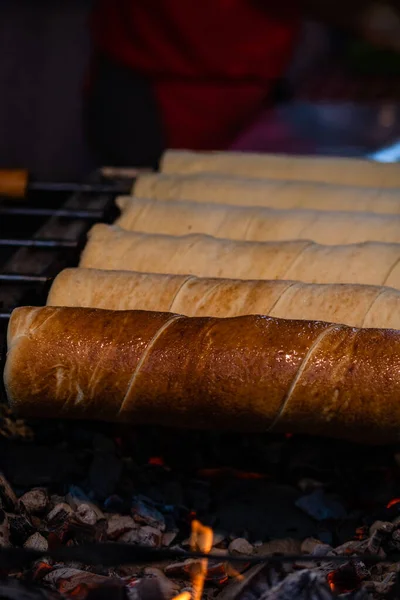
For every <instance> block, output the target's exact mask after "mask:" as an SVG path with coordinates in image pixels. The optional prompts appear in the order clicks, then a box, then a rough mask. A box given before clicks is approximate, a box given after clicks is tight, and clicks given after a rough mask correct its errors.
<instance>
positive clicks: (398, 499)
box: [386, 498, 400, 508]
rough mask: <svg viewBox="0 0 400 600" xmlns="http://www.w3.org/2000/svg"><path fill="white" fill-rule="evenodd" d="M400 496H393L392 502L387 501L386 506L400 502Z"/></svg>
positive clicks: (389, 506)
mask: <svg viewBox="0 0 400 600" xmlns="http://www.w3.org/2000/svg"><path fill="white" fill-rule="evenodd" d="M399 502H400V498H393V500H391V501H390V502H388V503H387V505H386V508H391V507H392V506H394V505H395V504H399Z"/></svg>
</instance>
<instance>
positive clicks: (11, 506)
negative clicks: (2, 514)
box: [0, 473, 18, 513]
mask: <svg viewBox="0 0 400 600" xmlns="http://www.w3.org/2000/svg"><path fill="white" fill-rule="evenodd" d="M0 505H1V507H2V508H4V510H5V511H6V512H10V513H16V512H18V499H17V496H16V495H15V493H14V490H13V489H12V487H11V485H10V484H9V483H8V481H7V479H6V478H5V476H4V475H3V473H0Z"/></svg>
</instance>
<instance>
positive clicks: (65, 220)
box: [0, 172, 118, 395]
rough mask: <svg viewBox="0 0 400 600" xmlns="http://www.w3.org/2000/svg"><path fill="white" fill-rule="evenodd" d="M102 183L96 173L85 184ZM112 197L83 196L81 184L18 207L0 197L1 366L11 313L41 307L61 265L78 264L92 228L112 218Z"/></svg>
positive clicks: (43, 194)
mask: <svg viewBox="0 0 400 600" xmlns="http://www.w3.org/2000/svg"><path fill="white" fill-rule="evenodd" d="M103 181H110V180H109V179H105V178H104V177H103V176H102V175H101V173H100V172H96V173H94V174H93V175H92V176H91V177H90V178H89V181H88V183H101V182H103ZM111 189H112V186H110V190H111ZM117 193H118V192H115V193H112V192H111V191H110V193H101V194H88V193H87V188H86V187H85V185H83V186H82V189H81V190H80V191H78V192H76V193H74V194H72V195H69V196H68V195H66V194H63V193H50V192H41V193H39V192H38V193H32V194H31V195H30V196H28V197H27V198H26V200H24V202H23V203H21V202H18V203H16V202H15V200H11V199H9V200H8V199H7V198H1V199H0V360H1V362H3V361H4V357H5V349H6V335H5V334H6V329H7V323H8V319H9V317H10V314H11V312H12V310H13V309H14V308H15V307H17V306H21V305H31V306H41V305H44V304H45V303H46V298H47V294H48V291H49V288H50V285H51V283H52V281H53V279H54V277H55V276H56V275H57V274H58V273H59V272H60V270H62V269H64V268H66V267H74V266H77V264H78V262H79V256H80V253H81V250H82V248H83V247H84V245H85V243H86V234H87V232H88V231H89V229H90V228H91V227H92V225H93V224H94V223H96V222H104V223H112V222H113V221H114V220H115V218H116V216H117V215H118V209H117V208H116V205H115V202H114V200H115V196H116V194H117ZM1 370H2V369H1ZM0 387H1V386H0ZM0 395H1V394H0Z"/></svg>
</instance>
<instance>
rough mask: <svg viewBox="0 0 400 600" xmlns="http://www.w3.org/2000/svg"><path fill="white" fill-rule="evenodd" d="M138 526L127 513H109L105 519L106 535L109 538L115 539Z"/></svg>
mask: <svg viewBox="0 0 400 600" xmlns="http://www.w3.org/2000/svg"><path fill="white" fill-rule="evenodd" d="M138 527H139V525H138V524H137V523H135V521H134V520H133V518H132V517H130V516H129V515H111V517H110V518H109V519H108V520H107V537H108V539H110V540H117V539H119V538H120V537H121V536H122V535H123V534H124V533H127V532H128V531H132V530H134V529H138Z"/></svg>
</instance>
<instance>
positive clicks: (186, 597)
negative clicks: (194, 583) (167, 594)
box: [172, 592, 190, 600]
mask: <svg viewBox="0 0 400 600" xmlns="http://www.w3.org/2000/svg"><path fill="white" fill-rule="evenodd" d="M172 600H190V594H189V592H182V594H179V596H175V598H173V599H172Z"/></svg>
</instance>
